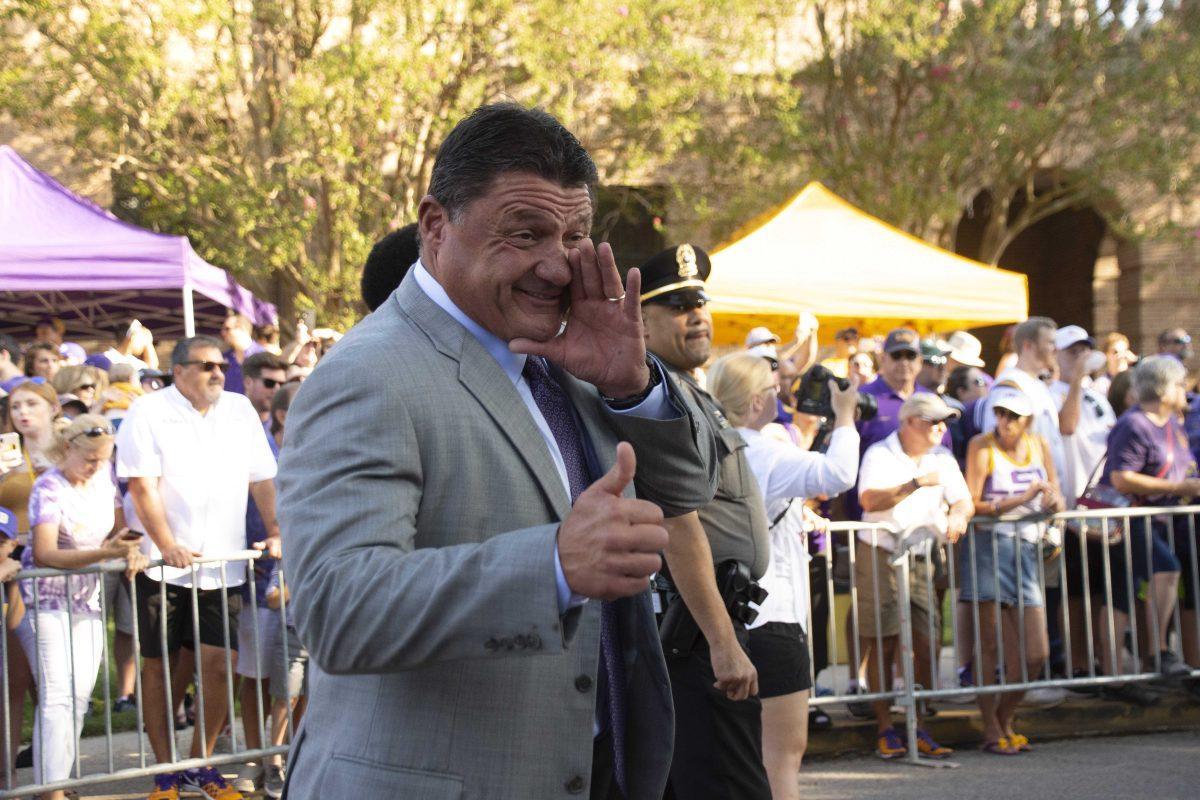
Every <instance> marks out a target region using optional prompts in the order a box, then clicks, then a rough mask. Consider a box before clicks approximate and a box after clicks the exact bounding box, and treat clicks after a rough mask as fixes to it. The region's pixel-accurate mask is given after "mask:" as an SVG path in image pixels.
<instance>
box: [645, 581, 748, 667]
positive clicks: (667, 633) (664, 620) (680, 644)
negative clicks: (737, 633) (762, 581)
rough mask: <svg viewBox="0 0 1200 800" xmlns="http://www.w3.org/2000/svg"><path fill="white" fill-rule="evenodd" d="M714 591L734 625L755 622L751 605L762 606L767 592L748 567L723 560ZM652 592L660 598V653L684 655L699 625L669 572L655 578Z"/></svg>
mask: <svg viewBox="0 0 1200 800" xmlns="http://www.w3.org/2000/svg"><path fill="white" fill-rule="evenodd" d="M716 574H717V591H718V592H720V595H721V601H722V602H723V603H724V605H725V611H726V613H728V614H729V618H730V619H731V620H733V624H734V625H735V626H737V625H741V626H746V625H749V624H750V623H752V622H754V620H755V618H756V617H757V616H758V612H757V611H756V610H754V609H753V608H751V607H750V603H755V604H758V605H761V604H762V602H763V600H765V599H766V598H767V590H766V589H763V588H762V587H761V586H759V585H758V584H757V583H756V582H755V581H754V580H753V579H751V577H750V568H749V567H747V566H746V565H745V564H742V563H740V562H738V561H723V562H721V563H720V564H717V566H716ZM654 590H655V591H657V592H659V594H660V596H661V598H662V607H663V613H662V615H661V616H660V617H659V624H658V636H659V639H660V640H661V641H662V647H663V652H664V653H666V654H667V655H668V656H686V655H688V654H690V653H691V652H692V651H693V650H694V649H695V647H696V642H697V641H698V640H699V638H700V635H701V634H700V626H699V625H698V624H696V619H695V617H693V616H692V612H691V611H690V610H689V609H688V607H687V605H686V604H685V603H684V602H683V598H682V597H680V595H679V591H678V590H677V589H676V588H675V583H674V581H672V580H671V576H670V573H669V572H668V571H667V570H666V568H665V567H664V569H663V571H662V572H660V573H659V574H658V575H656V576H655V577H654Z"/></svg>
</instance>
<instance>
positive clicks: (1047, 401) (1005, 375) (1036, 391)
mask: <svg viewBox="0 0 1200 800" xmlns="http://www.w3.org/2000/svg"><path fill="white" fill-rule="evenodd" d="M1006 381H1007V382H1008V383H1014V384H1016V385H1017V387H1018V388H1020V390H1021V391H1022V392H1024V393H1025V394H1026V395H1027V396H1028V397H1029V399H1030V401H1031V402H1032V403H1033V424H1032V425H1031V426H1030V428H1029V430H1030V432H1031V433H1036V434H1038V435H1039V436H1041V437H1042V438H1044V439H1045V440H1046V441H1047V442H1048V443H1049V444H1050V455H1052V456H1053V457H1054V471H1055V473H1056V474H1058V475H1064V474H1066V471H1067V451H1066V447H1065V445H1064V444H1063V436H1062V433H1061V432H1060V431H1059V429H1058V406H1059V403H1058V402H1056V401H1055V399H1054V395H1052V394H1051V393H1050V387H1049V386H1047V385H1046V384H1045V383H1043V382H1042V381H1040V380H1038V379H1037V378H1036V377H1034V376H1033V375H1030V374H1029V373H1028V372H1026V371H1025V370H1023V369H1017V368H1016V367H1011V368H1009V369H1006V370H1004V371H1003V372H1001V373H1000V374H999V375H997V376H996V382H995V383H994V384H993V385H992V389H991V391H992V392H996V391H997V390H1003V387H1001V386H1000V384H1001V383H1004V382H1006ZM982 422H983V427H982V430H983V432H984V433H991V432H992V431H994V430H996V412H995V410H994V409H993V407H992V394H990V393H989V394H988V397H987V399H985V400H984V409H983V421H982Z"/></svg>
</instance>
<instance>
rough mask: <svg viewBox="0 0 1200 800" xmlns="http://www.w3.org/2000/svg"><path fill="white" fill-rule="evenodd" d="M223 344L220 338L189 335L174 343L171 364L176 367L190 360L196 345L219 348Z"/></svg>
mask: <svg viewBox="0 0 1200 800" xmlns="http://www.w3.org/2000/svg"><path fill="white" fill-rule="evenodd" d="M224 346H225V345H224V344H222V343H221V340H220V339H214V338H213V337H211V336H204V335H200V336H189V337H188V338H186V339H180V340H179V341H178V342H176V343H175V349H174V350H172V351H171V366H172V367H178V366H180V365H182V364H183V362H185V361H189V360H191V357H192V351H193V350H195V349H196V348H197V347H215V348H217V349H218V350H220V349H221V348H222V347H224Z"/></svg>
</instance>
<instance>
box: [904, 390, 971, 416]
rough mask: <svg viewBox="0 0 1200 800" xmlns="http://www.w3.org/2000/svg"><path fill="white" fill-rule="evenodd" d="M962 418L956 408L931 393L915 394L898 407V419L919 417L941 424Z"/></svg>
mask: <svg viewBox="0 0 1200 800" xmlns="http://www.w3.org/2000/svg"><path fill="white" fill-rule="evenodd" d="M960 416H962V414H961V412H960V411H959V410H958V409H957V408H951V407H950V406H948V405H946V401H945V400H943V399H942V398H941V397H939V396H938V395H936V394H934V393H933V392H916V393H914V394H913V395H912V396H911V397H909V398H908V399H907V400H905V401H904V405H902V406H900V419H902V420H905V419H910V418H912V417H920V418H921V419H923V420H928V421H929V422H943V421H945V420H948V419H958V418H959V417H960Z"/></svg>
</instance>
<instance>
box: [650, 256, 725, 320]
mask: <svg viewBox="0 0 1200 800" xmlns="http://www.w3.org/2000/svg"><path fill="white" fill-rule="evenodd" d="M641 270H642V302H643V303H661V304H663V305H669V306H676V305H677V306H689V305H696V304H704V303H707V302H708V294H707V293H706V292H705V291H704V281H705V279H707V278H708V274H709V272H711V271H712V261H710V260H709V258H708V253H706V252H704V250H703V249H701V248H700V247H697V246H696V245H691V244H681V245H677V246H675V247H668V248H667V249H666V250H663V251H662V252H661V253H659V254H657V255H655V256H653V257H652V258H651V259H650V260H648V261H647V262H646V263H645V264H642V266H641Z"/></svg>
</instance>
